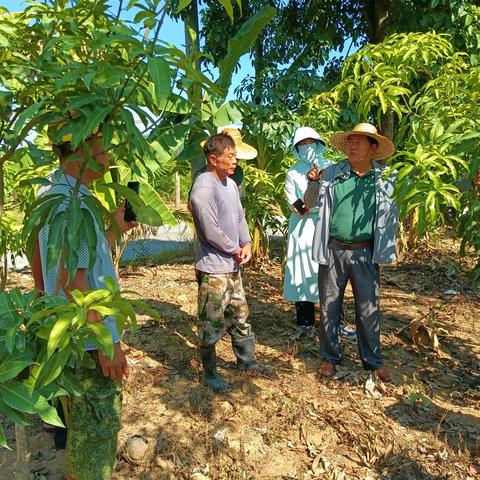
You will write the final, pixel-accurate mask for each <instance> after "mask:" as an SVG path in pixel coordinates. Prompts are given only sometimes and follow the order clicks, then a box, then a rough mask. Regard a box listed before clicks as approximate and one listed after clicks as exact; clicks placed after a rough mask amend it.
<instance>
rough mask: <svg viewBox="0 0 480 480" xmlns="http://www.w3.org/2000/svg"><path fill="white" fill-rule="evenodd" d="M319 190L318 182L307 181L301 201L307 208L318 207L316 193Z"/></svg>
mask: <svg viewBox="0 0 480 480" xmlns="http://www.w3.org/2000/svg"><path fill="white" fill-rule="evenodd" d="M319 192H320V182H316V181H312V180H309V181H308V186H307V190H306V191H305V196H304V198H303V202H304V203H305V206H306V207H307V208H313V207H318V194H319Z"/></svg>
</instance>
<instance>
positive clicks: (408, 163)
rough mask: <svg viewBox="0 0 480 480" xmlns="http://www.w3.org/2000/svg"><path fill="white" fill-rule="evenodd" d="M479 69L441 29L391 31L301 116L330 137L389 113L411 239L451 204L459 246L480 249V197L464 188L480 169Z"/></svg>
mask: <svg viewBox="0 0 480 480" xmlns="http://www.w3.org/2000/svg"><path fill="white" fill-rule="evenodd" d="M479 74H480V70H479V67H478V66H474V65H472V63H471V61H470V57H469V55H467V54H466V53H462V52H458V51H455V49H454V48H453V46H452V44H451V43H450V42H449V40H448V38H447V36H445V35H439V34H436V33H433V32H432V33H411V34H396V35H392V36H390V37H388V38H387V39H385V40H384V41H383V42H382V43H379V44H376V45H366V46H365V47H363V48H362V49H361V50H359V51H358V52H357V53H355V54H353V55H352V56H350V57H349V58H348V59H347V60H346V62H345V64H344V66H343V69H342V77H341V81H340V82H339V83H338V84H337V85H336V86H335V87H334V88H333V89H331V90H329V91H327V92H323V93H320V94H319V95H317V96H315V97H313V98H312V99H311V100H309V101H308V102H306V105H305V107H306V111H305V116H304V118H305V120H306V121H308V122H310V123H311V124H312V125H316V126H317V127H318V128H319V130H320V131H321V132H324V133H325V134H326V135H327V136H328V135H329V134H330V133H331V132H332V131H334V130H337V129H346V128H350V127H351V126H352V125H353V124H354V123H356V122H357V121H362V120H365V121H371V122H373V123H377V124H379V123H380V120H381V116H382V115H384V114H386V113H392V114H393V115H394V118H395V129H394V142H395V144H396V145H397V154H396V155H395V156H394V157H393V159H392V160H391V163H392V168H394V169H396V170H397V171H398V181H397V193H396V194H397V198H398V202H399V205H400V209H401V217H402V218H406V217H407V216H410V218H411V219H412V221H411V222H410V237H411V239H412V240H413V241H415V240H416V239H418V238H420V237H421V236H422V235H423V234H424V233H425V232H427V231H429V230H432V229H434V228H436V227H437V226H438V225H439V224H442V223H444V222H445V209H446V207H451V208H453V209H455V210H456V211H457V212H458V215H460V216H461V221H460V228H459V234H460V235H461V236H462V238H463V245H464V246H467V245H471V246H473V247H474V248H475V249H476V251H477V252H478V251H479V250H480V249H479V243H478V234H475V233H473V232H475V231H478V227H477V222H478V217H476V216H475V214H472V212H478V197H476V196H474V195H472V194H471V193H468V190H469V189H468V188H467V192H466V193H463V192H462V184H465V183H466V184H467V185H468V184H470V185H471V181H472V179H473V178H474V177H475V175H476V174H477V172H478V169H479V168H480V155H479V154H480V151H479V150H480V147H479V142H478V137H479V135H480V134H479V133H478V132H479V127H480V121H479V119H480V110H479V106H478V91H479V87H480V82H479V78H480V75H479ZM334 156H335V154H334ZM337 158H338V156H337ZM479 267H480V265H479ZM477 268H478V267H477ZM477 279H478V275H477Z"/></svg>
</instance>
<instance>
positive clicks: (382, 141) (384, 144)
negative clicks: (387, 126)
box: [330, 123, 395, 160]
mask: <svg viewBox="0 0 480 480" xmlns="http://www.w3.org/2000/svg"><path fill="white" fill-rule="evenodd" d="M350 135H366V136H367V137H371V138H374V139H375V140H376V141H377V142H378V148H377V152H376V154H375V156H374V158H373V160H385V159H386V158H388V157H391V156H392V155H393V154H394V153H395V145H394V144H393V142H392V141H391V140H390V139H389V138H387V137H384V136H383V135H380V134H379V133H378V132H377V129H376V128H375V127H374V126H373V125H371V124H370V123H359V124H358V125H355V127H353V129H352V130H351V131H349V132H337V133H334V134H333V135H332V136H331V137H330V143H331V144H332V145H333V146H334V147H335V148H336V149H337V150H340V152H342V153H344V154H345V155H347V154H348V153H347V139H348V137H349V136H350Z"/></svg>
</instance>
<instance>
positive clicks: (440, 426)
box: [385, 396, 480, 461]
mask: <svg viewBox="0 0 480 480" xmlns="http://www.w3.org/2000/svg"><path fill="white" fill-rule="evenodd" d="M409 400H411V401H410V402H405V401H399V402H397V403H395V404H393V405H390V406H389V407H387V408H386V409H385V413H386V415H388V416H389V417H391V418H392V419H394V420H395V421H396V422H397V423H398V424H399V425H402V426H403V427H407V428H409V429H414V430H417V431H421V432H426V433H430V434H433V435H434V436H435V438H436V439H437V440H438V441H439V442H443V443H444V444H445V445H448V447H449V448H450V449H451V450H452V451H453V452H455V453H458V454H466V455H467V456H469V457H470V458H471V459H475V458H478V455H479V454H480V443H479V437H478V432H480V418H479V417H478V416H475V415H469V414H466V413H459V412H455V411H452V410H451V409H450V408H444V407H442V406H440V405H437V404H436V403H434V402H432V401H431V400H428V399H427V398H426V397H422V396H419V397H417V399H416V400H415V399H409ZM420 448H422V449H423V450H421V451H422V452H423V453H424V454H425V455H434V456H435V457H436V458H437V459H438V461H441V460H447V458H448V457H447V454H443V455H444V457H443V458H442V452H440V451H439V449H438V445H423V446H420Z"/></svg>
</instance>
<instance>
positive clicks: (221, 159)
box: [210, 147, 237, 180]
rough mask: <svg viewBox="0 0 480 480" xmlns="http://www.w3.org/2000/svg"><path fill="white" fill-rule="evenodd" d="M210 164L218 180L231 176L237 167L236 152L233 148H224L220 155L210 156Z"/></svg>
mask: <svg viewBox="0 0 480 480" xmlns="http://www.w3.org/2000/svg"><path fill="white" fill-rule="evenodd" d="M210 164H211V165H212V170H213V172H214V173H215V175H216V176H217V177H218V178H219V179H220V180H225V178H227V177H229V176H230V175H233V172H234V171H235V168H236V167H237V151H236V149H235V147H231V148H226V149H225V150H224V151H223V153H222V154H220V155H210Z"/></svg>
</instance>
